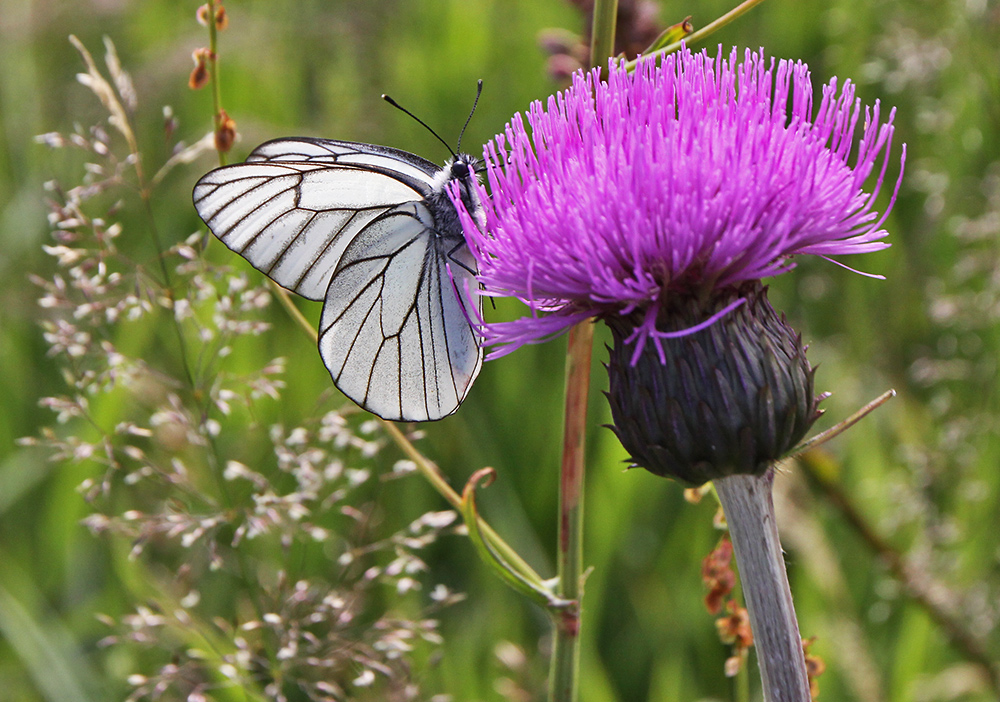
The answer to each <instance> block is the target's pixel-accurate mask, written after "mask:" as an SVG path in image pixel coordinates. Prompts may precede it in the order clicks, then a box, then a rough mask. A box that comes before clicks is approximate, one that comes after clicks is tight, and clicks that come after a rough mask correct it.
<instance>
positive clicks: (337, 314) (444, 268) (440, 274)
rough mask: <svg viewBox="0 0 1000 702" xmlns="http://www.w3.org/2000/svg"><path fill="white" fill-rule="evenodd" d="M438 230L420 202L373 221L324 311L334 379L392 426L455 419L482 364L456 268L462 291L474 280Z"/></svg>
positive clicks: (324, 343)
mask: <svg viewBox="0 0 1000 702" xmlns="http://www.w3.org/2000/svg"><path fill="white" fill-rule="evenodd" d="M433 224H434V220H433V217H432V215H431V213H430V211H429V210H428V208H427V207H426V205H425V204H424V203H419V202H418V203H408V204H405V205H401V206H399V207H397V208H395V209H394V210H393V211H391V212H389V213H387V214H386V215H384V216H383V217H382V218H380V219H379V220H378V221H376V222H373V223H372V224H371V225H370V226H369V227H367V228H366V229H365V231H363V232H362V233H361V234H359V235H358V237H357V238H356V239H355V241H354V242H352V244H351V246H350V247H348V250H347V251H346V252H345V253H344V257H343V259H342V261H341V266H340V268H339V269H338V271H337V273H336V274H335V275H334V277H333V281H332V282H331V284H330V290H329V294H328V297H327V303H326V305H325V306H324V308H323V318H322V321H321V322H320V353H321V354H322V355H323V360H324V362H325V363H326V365H327V368H329V370H330V374H331V375H332V376H333V379H334V382H335V383H336V384H337V387H339V388H340V389H341V391H342V392H344V394H346V395H347V396H348V397H350V398H351V399H353V400H354V401H355V402H357V403H358V404H360V405H362V406H363V407H366V408H367V409H369V410H371V411H372V412H374V413H375V414H378V415H379V416H381V417H383V418H385V419H408V420H414V421H422V420H427V419H438V418H440V417H443V416H445V415H448V414H451V413H452V412H454V411H455V409H457V408H458V405H459V404H460V403H461V402H462V400H463V399H464V398H465V395H466V393H467V392H468V389H469V386H470V385H471V384H472V381H473V380H474V379H475V377H476V374H477V373H478V372H479V367H480V365H481V362H482V359H481V353H480V351H479V347H478V342H477V340H476V337H475V334H474V332H473V330H472V327H471V326H470V324H469V319H470V318H471V315H470V314H469V311H468V310H465V309H463V307H462V305H463V303H462V301H461V299H460V298H459V295H458V291H457V290H456V287H455V286H454V285H453V283H452V279H451V277H450V276H449V274H448V270H449V267H451V268H452V270H453V271H454V270H455V269H456V268H457V269H458V270H460V271H461V274H460V276H461V278H462V280H463V287H464V280H465V279H466V278H468V277H469V274H468V272H467V269H466V268H463V267H462V266H456V265H455V264H454V262H452V261H451V259H450V249H452V248H454V247H455V244H454V243H453V242H452V241H451V240H450V238H449V237H447V236H442V235H441V234H440V233H439V232H437V231H435V230H434V229H432V226H433ZM463 265H466V264H463ZM452 275H453V276H454V275H456V274H455V273H452ZM457 278H458V276H456V280H457ZM462 294H463V296H464V290H463V291H462Z"/></svg>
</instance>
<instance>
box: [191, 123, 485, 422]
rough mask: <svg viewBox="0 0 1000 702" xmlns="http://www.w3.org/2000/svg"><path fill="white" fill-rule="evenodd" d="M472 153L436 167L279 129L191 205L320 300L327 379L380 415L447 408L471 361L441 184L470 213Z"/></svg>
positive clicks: (472, 346) (429, 416) (214, 178)
mask: <svg viewBox="0 0 1000 702" xmlns="http://www.w3.org/2000/svg"><path fill="white" fill-rule="evenodd" d="M475 178H476V175H475V159H474V158H473V157H471V156H468V155H465V154H457V155H456V156H454V157H453V158H452V159H451V160H450V161H449V162H448V163H447V164H446V165H445V167H444V168H443V169H442V168H440V167H439V166H437V165H435V164H434V163H432V162H430V161H428V160H426V159H423V158H421V157H419V156H415V155H414V154H410V153H407V152H405V151H400V150H398V149H392V148H389V147H383V146H375V145H371V144H360V143H354V142H345V141H334V140H328V139H309V138H293V139H277V140H274V141H270V142H266V143H264V144H262V145H260V146H258V147H257V148H256V149H254V151H253V152H252V153H251V154H250V156H249V157H248V158H247V160H246V162H245V163H242V164H235V165H232V166H224V167H222V168H218V169H216V170H214V171H212V172H210V173H208V174H207V175H206V176H204V177H203V178H202V179H201V180H199V181H198V183H197V184H196V185H195V188H194V203H195V208H196V209H197V210H198V214H199V215H200V216H201V218H202V219H203V220H205V223H206V224H208V226H209V228H210V229H211V230H212V232H213V233H214V234H215V235H216V236H217V237H218V238H219V239H220V240H221V241H222V242H223V243H224V244H226V246H228V247H229V248H230V249H232V250H233V251H235V252H237V253H239V254H240V255H241V256H243V257H244V258H246V259H247V260H248V261H249V262H250V263H251V264H252V265H253V266H254V267H255V268H257V269H258V270H260V271H261V272H263V273H264V274H266V275H267V276H269V277H270V278H271V279H273V280H274V281H275V282H276V283H278V284H279V285H281V286H283V287H285V288H288V289H289V290H292V291H294V292H296V293H298V294H300V295H302V296H303V297H306V298H309V299H313V300H323V301H324V305H323V313H322V317H321V321H320V329H319V350H320V354H321V355H322V357H323V361H324V363H325V364H326V366H327V369H328V370H329V371H330V375H331V377H332V378H333V381H334V383H335V384H336V385H337V387H338V388H339V389H340V390H341V391H342V392H343V393H344V394H345V395H347V396H348V397H350V398H351V399H352V400H354V401H355V402H357V403H358V404H359V405H361V406H362V407H364V408H365V409H367V410H369V411H371V412H373V413H374V414H377V415H379V416H381V417H383V418H384V419H390V420H398V421H426V420H434V419H440V418H441V417H444V416H447V415H449V414H451V413H452V412H454V411H455V410H456V409H457V408H458V406H459V404H461V402H462V401H463V400H464V399H465V396H466V394H467V393H468V390H469V388H470V386H471V385H472V382H473V381H474V380H475V378H476V375H477V374H478V373H479V369H480V367H481V365H482V350H481V349H480V348H479V343H478V339H477V337H476V334H475V331H474V329H473V327H472V319H474V318H476V317H477V316H478V313H477V312H476V311H475V310H473V309H470V308H469V305H470V304H471V303H470V302H469V301H468V299H467V297H468V296H467V295H466V292H467V291H468V290H471V289H474V288H475V286H476V285H477V284H476V281H475V261H474V259H473V257H472V254H471V252H469V250H468V248H467V246H466V244H465V239H464V236H463V235H462V228H461V224H460V223H459V219H458V214H457V212H456V211H455V207H454V205H453V204H452V202H451V200H450V198H449V197H448V194H447V188H448V187H449V186H450V184H451V183H457V184H458V189H459V192H460V194H461V197H462V200H463V202H464V203H465V205H466V207H467V208H468V211H470V212H474V213H475V212H478V211H479V210H480V205H479V201H478V199H477V196H476V192H475V189H474V187H473V186H474V183H475Z"/></svg>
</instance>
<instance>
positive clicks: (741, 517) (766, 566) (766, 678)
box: [714, 470, 812, 702]
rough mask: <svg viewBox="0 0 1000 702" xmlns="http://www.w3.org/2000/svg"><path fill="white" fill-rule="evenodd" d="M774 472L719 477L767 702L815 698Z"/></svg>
mask: <svg viewBox="0 0 1000 702" xmlns="http://www.w3.org/2000/svg"><path fill="white" fill-rule="evenodd" d="M773 479H774V474H773V470H769V471H768V472H767V473H766V474H765V475H762V476H756V475H732V476H729V477H727V478H720V479H719V480H716V481H714V483H715V491H716V493H717V494H718V495H719V502H721V503H722V508H723V510H725V513H726V521H727V522H728V524H729V534H730V536H731V537H732V540H733V548H734V550H735V551H736V563H737V565H738V566H739V571H740V582H741V583H742V585H743V596H744V597H745V598H746V602H747V610H748V612H749V614H750V627H751V629H752V630H753V638H754V647H755V648H756V649H757V663H758V665H759V666H760V676H761V681H762V683H763V687H764V700H765V702H809V701H810V700H811V699H812V698H811V696H810V693H809V677H808V675H807V673H806V661H805V656H804V654H803V653H802V637H801V635H800V634H799V624H798V621H797V620H796V618H795V608H794V607H793V606H792V591H791V589H790V588H789V586H788V576H787V575H786V573H785V560H784V558H783V557H782V554H781V543H780V542H779V541H778V525H777V524H776V523H775V519H774V501H773V500H772V498H771V484H772V481H773Z"/></svg>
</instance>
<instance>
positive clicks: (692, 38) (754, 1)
mask: <svg viewBox="0 0 1000 702" xmlns="http://www.w3.org/2000/svg"><path fill="white" fill-rule="evenodd" d="M762 2H764V0H744V2H741V3H740V4H739V5H737V6H736V7H734V8H733V9H732V10H730V11H729V12H727V13H726V14H724V15H722V17H719V18H718V19H716V20H715V21H713V22H710V23H708V24H706V25H705V26H704V27H702V28H701V29H699V30H698V31H697V32H693V33H691V34H689V35H687V36H686V37H684V39H682V40H681V41H676V42H674V43H673V44H670V45H669V46H665V47H663V48H662V49H660V50H659V51H656V52H655V53H653V54H650V56H655V55H656V54H663V55H664V56H666V55H667V54H670V53H673V52H674V51H677V50H678V49H680V48H681V42H683V43H684V45H685V46H691V45H692V44H696V43H698V42H699V41H701V40H702V39H704V38H705V37H707V36H708V35H710V34H712V33H713V32H715V31H716V30H719V29H722V28H723V27H725V26H726V25H727V24H729V23H730V22H732V21H733V20H735V19H736V18H737V17H739V16H740V15H744V14H746V13H747V12H749V11H750V10H752V9H753V8H754V7H756V6H757V5H759V4H761V3H762ZM642 58H647V57H645V56H642V57H640V58H638V59H635V60H634V61H629V62H628V63H626V64H625V69H626V70H628V71H631V70H633V69H634V68H635V65H636V64H637V63H638V62H639V61H640V60H641V59H642Z"/></svg>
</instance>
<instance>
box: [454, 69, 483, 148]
mask: <svg viewBox="0 0 1000 702" xmlns="http://www.w3.org/2000/svg"><path fill="white" fill-rule="evenodd" d="M482 94H483V79H482V78H480V79H479V85H478V87H477V88H476V100H475V102H473V103H472V110H471V111H470V112H469V116H468V117H467V118H466V120H465V124H464V125H462V131H460V132H459V133H458V146H457V147H456V148H457V149H458V150H459V151H461V150H462V137H463V136H465V128H466V127H468V126H469V122H471V121H472V115H474V114H476V107H477V106H478V105H479V96H480V95H482Z"/></svg>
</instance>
